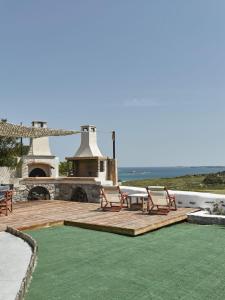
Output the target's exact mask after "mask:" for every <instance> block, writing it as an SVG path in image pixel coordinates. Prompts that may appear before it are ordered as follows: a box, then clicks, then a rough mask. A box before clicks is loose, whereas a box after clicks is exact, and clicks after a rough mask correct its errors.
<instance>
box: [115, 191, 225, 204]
mask: <svg viewBox="0 0 225 300" xmlns="http://www.w3.org/2000/svg"><path fill="white" fill-rule="evenodd" d="M120 188H121V190H122V191H123V192H127V193H128V194H129V195H130V194H135V193H146V189H145V188H140V187H131V186H120ZM169 192H170V193H171V194H174V195H175V198H176V204H177V207H193V208H203V209H206V208H210V209H212V208H213V205H212V204H213V203H215V202H220V203H222V204H223V205H225V195H218V194H211V193H200V192H187V191H172V190H170V191H169Z"/></svg>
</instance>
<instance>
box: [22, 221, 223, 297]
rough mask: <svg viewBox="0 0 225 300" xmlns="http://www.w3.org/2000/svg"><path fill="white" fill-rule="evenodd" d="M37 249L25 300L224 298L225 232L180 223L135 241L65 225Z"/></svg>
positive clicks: (39, 234)
mask: <svg viewBox="0 0 225 300" xmlns="http://www.w3.org/2000/svg"><path fill="white" fill-rule="evenodd" d="M27 233H29V234H31V235H32V237H34V238H35V239H36V240H37V242H38V245H39V254H38V263H37V267H36V269H35V272H34V274H33V279H32V282H31V285H30V288H29V290H28V293H27V295H26V297H25V300H37V299H38V300H45V299H46V300H53V299H54V300H57V299H63V300H64V299H65V300H69V299H82V300H89V299H96V300H97V299H98V300H103V299H104V300H111V299H114V300H120V299H121V300H126V299H129V300H131V299H135V300H136V299H137V300H138V299H146V300H147V299H148V300H149V299H156V300H157V299H163V300H164V299H165V300H169V299H172V300H176V299H182V300H184V299H185V300H187V299H188V300H190V299H191V300H195V299H198V300H199V299H204V300H207V299H210V300H211V299H213V300H215V299H220V300H221V299H225V228H223V227H219V226H212V225H211V226H206V225H205V226H200V225H191V224H188V223H183V224H179V225H174V226H171V227H167V228H163V229H160V230H158V231H154V232H152V233H149V234H146V235H143V236H139V237H126V236H122V235H116V234H111V233H105V232H98V231H91V230H86V229H80V228H75V227H69V226H62V227H52V228H47V229H40V230H36V231H27Z"/></svg>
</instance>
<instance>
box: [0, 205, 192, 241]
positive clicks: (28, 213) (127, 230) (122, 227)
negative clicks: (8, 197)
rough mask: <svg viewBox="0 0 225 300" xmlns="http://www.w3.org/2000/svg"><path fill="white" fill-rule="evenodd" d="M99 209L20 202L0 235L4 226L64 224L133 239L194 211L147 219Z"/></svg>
mask: <svg viewBox="0 0 225 300" xmlns="http://www.w3.org/2000/svg"><path fill="white" fill-rule="evenodd" d="M99 207H100V205H99V204H95V203H79V202H71V201H59V200H37V201H29V202H20V203H16V204H14V211H13V213H12V214H9V215H8V216H0V231H4V230H5V229H6V226H11V227H13V228H15V229H18V230H25V229H34V228H39V227H45V226H53V225H62V224H65V225H72V226H78V227H83V228H88V229H95V230H102V231H109V232H114V233H120V234H125V235H130V236H136V235H139V234H143V233H146V232H149V231H152V230H155V229H158V228H161V227H164V226H166V225H170V224H173V223H177V222H180V221H184V220H186V219H187V213H189V212H193V211H196V209H194V208H179V209H178V210H177V211H171V212H170V213H169V214H168V215H148V214H143V213H142V212H141V211H130V210H126V209H123V210H121V211H120V212H103V211H102V210H100V209H99Z"/></svg>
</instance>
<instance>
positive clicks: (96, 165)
mask: <svg viewBox="0 0 225 300" xmlns="http://www.w3.org/2000/svg"><path fill="white" fill-rule="evenodd" d="M66 159H67V161H68V163H69V176H71V177H77V178H83V177H85V178H87V179H88V178H90V177H91V178H95V180H96V181H97V182H99V184H102V185H112V184H113V183H115V184H117V175H116V174H117V170H116V167H115V160H112V159H110V158H109V157H106V156H103V155H102V153H101V151H100V150H99V148H98V145H97V135H96V127H95V126H93V125H83V126H81V144H80V147H79V149H78V150H77V151H76V153H75V155H74V156H73V157H67V158H66Z"/></svg>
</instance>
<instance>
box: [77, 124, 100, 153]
mask: <svg viewBox="0 0 225 300" xmlns="http://www.w3.org/2000/svg"><path fill="white" fill-rule="evenodd" d="M93 156H98V157H103V155H102V153H101V151H100V150H99V148H98V145H97V136H96V127H95V126H92V125H83V126H81V144H80V147H79V149H78V150H77V152H76V153H75V157H93Z"/></svg>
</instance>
